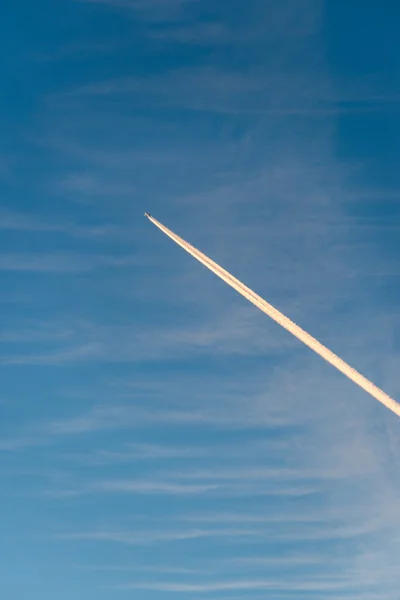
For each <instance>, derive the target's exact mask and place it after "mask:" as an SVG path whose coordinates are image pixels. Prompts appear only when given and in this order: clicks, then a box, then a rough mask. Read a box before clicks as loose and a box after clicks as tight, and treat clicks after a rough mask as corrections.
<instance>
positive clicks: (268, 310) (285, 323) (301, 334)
mask: <svg viewBox="0 0 400 600" xmlns="http://www.w3.org/2000/svg"><path fill="white" fill-rule="evenodd" d="M145 216H146V217H147V218H148V219H149V220H150V221H151V222H152V223H153V224H154V225H155V226H156V227H158V228H159V229H161V231H163V232H164V233H165V234H166V235H167V236H168V237H170V238H171V239H172V240H173V241H174V242H176V243H177V244H178V245H179V246H181V247H182V248H183V249H184V250H186V252H189V254H191V255H192V256H194V258H197V260H198V261H199V262H201V263H202V264H203V265H205V266H206V267H207V268H208V269H210V271H212V272H213V273H215V275H217V276H218V277H220V278H221V279H222V280H223V281H225V283H227V284H228V285H230V286H231V287H233V289H235V290H236V291H237V292H239V294H241V295H242V296H244V298H246V299H247V300H249V301H250V302H251V303H252V304H254V305H255V306H257V308H259V309H260V310H262V311H263V312H264V313H265V314H266V315H268V316H269V317H271V319H274V321H276V322H277V323H278V324H279V325H282V327H284V328H285V329H286V330H287V331H289V332H290V333H292V334H293V335H294V336H295V337H297V339H299V340H300V341H301V342H303V343H304V344H306V346H308V347H309V348H311V349H312V350H314V352H316V353H317V354H319V356H321V357H322V358H324V359H325V360H326V361H327V362H328V363H330V364H331V365H333V366H334V367H336V368H337V369H338V370H339V371H341V372H342V373H343V374H344V375H346V377H348V378H349V379H351V380H352V381H354V383H356V384H357V385H358V386H360V387H361V388H362V389H363V390H365V391H366V392H367V393H368V394H371V396H373V398H375V399H376V400H378V401H379V402H381V403H382V404H383V405H384V406H386V408H388V409H389V410H391V411H392V412H394V413H395V414H396V415H397V416H399V417H400V404H399V403H398V402H396V401H395V400H393V398H391V397H390V396H388V395H387V394H386V393H385V392H384V391H383V390H381V389H380V388H378V387H377V386H376V385H375V384H373V383H372V382H371V381H369V379H367V378H366V377H364V375H361V373H359V372H358V371H356V370H355V369H353V367H351V366H350V365H348V364H347V363H346V362H345V361H344V360H342V359H341V358H339V356H337V355H336V354H334V353H333V352H332V351H331V350H329V348H326V346H324V345H323V344H321V342H319V341H318V340H316V339H315V338H314V337H312V335H310V334H309V333H307V332H306V331H304V329H302V328H301V327H299V326H298V325H296V323H294V322H293V321H291V320H290V319H289V318H288V317H285V315H284V314H282V313H281V312H280V311H279V310H277V309H276V308H274V307H273V306H272V305H271V304H269V303H268V302H266V300H264V299H263V298H261V296H259V295H258V294H256V293H255V292H253V291H252V290H251V289H250V288H248V287H247V286H245V285H244V284H243V283H241V282H240V281H239V280H238V279H236V277H233V275H231V274H230V273H228V271H225V269H223V268H222V267H220V266H219V265H218V264H217V263H216V262H214V261H213V260H211V258H208V256H206V255H205V254H203V253H202V252H200V250H197V248H194V246H192V245H191V244H189V243H188V242H186V241H185V240H184V239H182V238H181V237H179V235H176V233H174V232H173V231H171V230H170V229H168V228H167V227H165V225H162V224H161V223H160V222H159V221H157V219H155V218H154V217H152V216H151V215H149V214H148V213H145Z"/></svg>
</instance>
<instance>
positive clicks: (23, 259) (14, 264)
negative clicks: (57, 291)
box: [0, 253, 144, 275]
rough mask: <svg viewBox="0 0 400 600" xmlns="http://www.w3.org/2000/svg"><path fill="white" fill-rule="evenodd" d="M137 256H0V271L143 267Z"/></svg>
mask: <svg viewBox="0 0 400 600" xmlns="http://www.w3.org/2000/svg"><path fill="white" fill-rule="evenodd" d="M143 265H144V263H143V262H142V261H141V260H140V259H138V257H137V256H126V255H125V256H107V255H103V256H102V255H99V254H92V255H90V254H72V253H71V254H61V253H59V254H34V253H32V254H1V255H0V270H1V271H19V272H24V271H25V272H36V273H57V274H62V275H66V274H68V273H86V272H88V271H93V270H96V269H105V268H132V267H134V266H143Z"/></svg>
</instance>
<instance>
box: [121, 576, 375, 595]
mask: <svg viewBox="0 0 400 600" xmlns="http://www.w3.org/2000/svg"><path fill="white" fill-rule="evenodd" d="M121 588H124V589H132V590H133V589H142V590H143V589H144V590H153V591H159V592H176V593H180V592H182V593H189V592H194V593H210V592H224V591H241V590H248V591H251V590H274V591H285V592H289V591H296V592H328V593H329V592H335V591H336V592H339V591H346V590H348V589H349V588H350V589H351V588H358V589H360V588H361V591H364V590H365V585H362V586H359V584H358V585H357V584H354V583H353V582H351V581H350V580H349V579H348V578H345V577H342V580H340V579H339V580H338V578H335V577H334V576H332V577H322V576H314V577H309V578H306V577H303V578H298V579H296V578H295V577H292V578H291V580H289V581H288V580H285V581H282V580H279V579H273V578H270V579H268V578H265V579H233V580H232V579H231V580H220V581H215V582H211V583H178V582H177V583H170V582H164V583H132V584H127V585H123V586H121Z"/></svg>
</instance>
